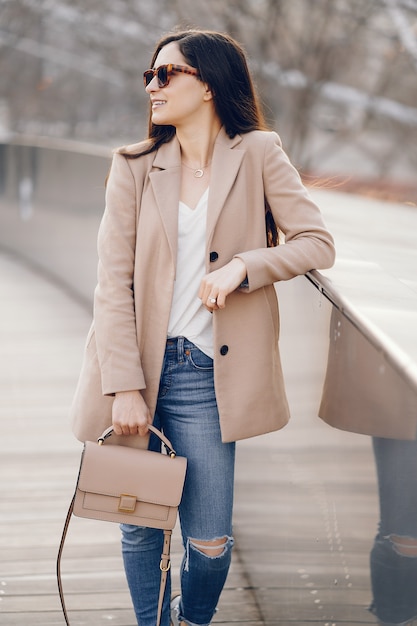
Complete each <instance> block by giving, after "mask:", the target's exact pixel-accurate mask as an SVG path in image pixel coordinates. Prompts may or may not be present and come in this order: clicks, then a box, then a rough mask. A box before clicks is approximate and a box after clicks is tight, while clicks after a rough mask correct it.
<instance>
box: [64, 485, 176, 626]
mask: <svg viewBox="0 0 417 626" xmlns="http://www.w3.org/2000/svg"><path fill="white" fill-rule="evenodd" d="M74 500H75V494H74V496H73V497H72V500H71V503H70V505H69V509H68V513H67V517H66V518H65V523H64V528H63V531H62V536H61V541H60V544H59V548H58V555H57V559H56V578H57V583H58V591H59V599H60V601H61V607H62V612H63V614H64V619H65V623H66V625H67V626H70V622H69V617H68V613H67V609H66V606H65V598H64V589H63V586H62V577H61V560H62V553H63V551H64V544H65V539H66V537H67V533H68V528H69V525H70V521H71V517H72V513H73V510H74ZM171 536H172V530H164V545H163V551H162V554H161V562H160V564H159V568H160V570H161V584H160V587H159V599H158V613H157V621H156V626H160V623H161V616H162V603H163V600H164V595H165V588H166V582H167V578H168V572H169V570H170V568H171Z"/></svg>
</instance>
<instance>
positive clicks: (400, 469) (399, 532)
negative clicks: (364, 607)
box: [370, 437, 417, 625]
mask: <svg viewBox="0 0 417 626" xmlns="http://www.w3.org/2000/svg"><path fill="white" fill-rule="evenodd" d="M373 447H374V455H375V462H376V468H377V476H378V489H379V503H380V523H379V532H378V534H377V536H376V538H375V541H374V545H373V548H372V551H371V583H372V592H373V602H372V605H371V607H370V610H371V612H372V613H374V615H376V616H377V617H378V619H379V620H380V621H381V622H383V623H386V624H398V625H402V624H407V623H408V622H409V620H411V619H413V618H416V617H417V549H415V548H412V549H409V550H407V549H405V550H404V543H407V540H409V543H410V544H412V543H413V542H415V541H416V540H417V441H402V440H396V439H382V438H377V437H375V438H374V439H373ZM398 538H400V539H401V541H402V542H403V545H401V543H399V542H398ZM407 551H408V554H406V553H407Z"/></svg>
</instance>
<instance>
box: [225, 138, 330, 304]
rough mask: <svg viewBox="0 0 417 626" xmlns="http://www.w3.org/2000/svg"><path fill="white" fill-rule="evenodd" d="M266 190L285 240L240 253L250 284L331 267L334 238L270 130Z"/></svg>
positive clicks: (265, 163)
mask: <svg viewBox="0 0 417 626" xmlns="http://www.w3.org/2000/svg"><path fill="white" fill-rule="evenodd" d="M263 178H264V191H265V197H266V198H267V200H268V202H269V205H270V207H271V211H272V213H273V216H274V220H275V223H276V224H277V226H278V227H279V229H280V230H281V231H282V232H283V233H284V235H285V244H280V245H279V246H277V247H275V248H259V249H256V250H250V251H247V252H243V253H241V254H237V255H236V256H238V257H239V258H241V259H242V260H243V261H244V263H245V265H246V268H247V277H248V288H247V291H249V292H250V291H254V290H255V289H258V288H260V287H263V286H265V285H267V284H272V283H274V282H277V281H280V280H289V279H290V278H293V277H294V276H298V275H300V274H305V273H306V272H307V271H309V270H312V269H325V268H328V267H331V266H332V265H333V263H334V259H335V248H334V240H333V237H332V235H331V234H330V232H329V231H328V230H327V228H326V226H325V224H324V221H323V218H322V215H321V213H320V210H319V208H318V206H317V205H316V204H315V203H314V202H313V200H312V199H311V198H310V196H309V194H308V191H307V189H306V188H305V187H304V185H303V183H302V181H301V179H300V176H299V174H298V172H297V170H296V169H295V167H294V166H293V165H292V164H291V163H290V161H289V159H288V157H287V155H286V154H285V152H284V150H283V149H282V147H281V141H280V138H279V137H278V135H277V134H276V133H268V134H267V139H266V142H265V150H264V157H263Z"/></svg>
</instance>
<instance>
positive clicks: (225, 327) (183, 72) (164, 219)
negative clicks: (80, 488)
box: [75, 30, 334, 626]
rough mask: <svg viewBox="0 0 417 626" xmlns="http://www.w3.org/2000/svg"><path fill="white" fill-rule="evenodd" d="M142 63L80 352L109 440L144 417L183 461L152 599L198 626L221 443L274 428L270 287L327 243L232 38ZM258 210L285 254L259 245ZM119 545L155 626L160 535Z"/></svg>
mask: <svg viewBox="0 0 417 626" xmlns="http://www.w3.org/2000/svg"><path fill="white" fill-rule="evenodd" d="M151 68H152V69H150V70H147V71H146V72H145V73H144V82H145V88H146V92H147V94H148V95H149V98H150V105H151V110H150V124H149V137H148V139H147V140H146V141H144V142H142V143H139V144H136V145H133V146H128V147H125V148H122V149H119V150H118V151H117V152H116V153H115V155H114V159H113V163H112V167H111V171H110V174H109V178H108V182H107V192H106V210H105V213H104V216H103V220H102V224H101V227H100V232H99V241H98V249H99V272H98V286H97V289H96V292H95V308H94V328H93V329H92V331H91V333H90V337H89V341H88V345H89V350H90V353H91V352H95V350H97V356H98V363H99V366H100V377H101V385H102V393H103V394H104V395H105V396H108V397H111V398H114V401H113V406H112V423H113V427H114V431H115V433H116V434H117V435H120V436H122V435H123V436H127V435H135V434H136V435H137V434H139V435H141V436H144V435H146V434H147V431H148V424H149V423H151V422H152V421H155V422H156V424H157V425H158V426H160V427H161V428H162V429H163V431H164V432H165V433H166V435H167V437H168V438H169V439H170V440H171V441H172V443H173V446H174V448H175V449H176V451H177V452H178V454H179V455H182V456H185V457H187V459H188V469H187V478H186V484H185V489H184V494H183V499H182V502H181V506H180V521H181V531H182V536H183V543H184V548H185V554H184V559H183V563H182V567H181V598H180V599H179V598H177V599H176V600H174V602H173V606H172V608H171V611H170V607H169V591H167V593H166V596H165V601H164V608H163V617H162V622H161V623H162V626H169V624H170V620H172V621H171V623H172V624H182V625H188V626H195V625H198V626H205V625H207V624H210V622H211V619H212V617H213V614H214V612H215V610H216V605H217V602H218V599H219V596H220V593H221V591H222V589H223V586H224V583H225V580H226V576H227V573H228V569H229V565H230V560H231V549H232V545H233V537H232V504H233V472H234V453H235V443H234V442H235V441H236V440H238V439H243V438H245V437H251V436H254V435H258V434H261V433H266V432H270V431H273V430H277V429H279V428H281V427H282V426H284V425H285V424H286V422H287V421H288V417H289V413H288V406H287V401H286V398H285V390H284V383H283V378H282V372H281V366H280V360H279V353H278V332H279V316H278V306H277V300H276V294H275V289H274V286H273V283H274V282H276V281H279V280H288V279H290V278H292V277H294V276H296V275H299V274H303V273H305V272H306V271H308V270H310V269H312V268H325V267H329V266H331V265H332V263H333V261H334V246H333V239H332V237H331V235H330V234H329V232H328V231H327V229H326V227H325V225H324V223H323V221H322V218H321V215H320V212H319V210H318V208H317V207H316V205H315V204H314V203H313V202H312V200H311V199H310V198H309V196H308V194H307V192H306V190H305V188H304V187H303V185H302V184H301V182H300V178H299V176H298V174H297V172H296V170H295V169H294V168H293V167H292V165H291V164H290V163H289V161H288V158H287V157H286V155H285V153H284V152H283V151H282V149H281V143H280V139H279V137H278V136H277V135H276V134H275V133H273V132H268V131H267V130H266V129H265V123H264V120H263V117H262V114H261V111H260V108H259V104H258V100H257V96H256V94H255V91H254V87H253V84H252V80H251V77H250V75H249V71H248V67H247V62H246V59H245V55H244V53H243V51H242V49H241V47H240V46H239V44H238V43H236V42H235V41H234V40H233V39H232V38H230V37H228V36H226V35H222V34H220V33H214V32H206V31H195V30H192V31H186V32H176V33H173V34H170V35H168V36H166V37H164V38H163V39H162V40H161V41H160V42H159V43H158V45H157V47H156V50H155V53H154V55H153V58H152V62H151ZM266 206H267V207H270V210H271V212H272V215H273V217H274V221H275V223H276V224H277V225H278V226H279V229H280V230H281V231H282V233H283V234H284V235H285V241H286V243H285V245H280V246H277V247H269V248H268V247H267V237H266V233H265V207H266ZM90 426H91V425H89V426H88V425H86V424H80V423H78V424H75V431H76V433H77V436H78V437H79V438H81V439H83V438H84V437H85V434H83V433H85V432H87V430H88V428H89V427H90ZM102 426H103V425H102V424H99V423H96V424H94V425H92V428H93V430H94V432H95V434H96V435H97V434H100V432H101V429H102ZM122 546H123V556H124V563H125V569H126V575H127V579H128V583H129V588H130V591H131V595H132V599H133V604H134V608H135V612H136V616H137V620H138V623H139V624H140V626H155V621H156V617H155V616H156V611H157V602H158V592H159V560H160V554H161V546H162V533H161V532H159V531H158V530H156V531H155V530H151V529H144V528H138V527H134V526H123V527H122ZM168 589H169V584H168Z"/></svg>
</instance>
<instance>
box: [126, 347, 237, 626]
mask: <svg viewBox="0 0 417 626" xmlns="http://www.w3.org/2000/svg"><path fill="white" fill-rule="evenodd" d="M154 423H155V425H156V426H157V427H160V428H162V430H163V431H164V433H165V434H166V436H167V437H168V439H170V441H171V443H172V445H173V447H174V449H175V450H176V452H177V454H178V455H179V456H185V457H187V459H188V465H187V475H186V481H185V486H184V492H183V497H182V500H181V504H180V508H179V517H180V523H181V533H182V540H183V545H184V556H183V560H182V564H181V570H180V582H181V603H180V615H179V619H180V621H184V622H185V623H186V624H188V625H189V626H197V625H198V626H208V624H210V622H211V619H212V617H213V615H214V613H215V611H216V606H217V602H218V600H219V597H220V594H221V592H222V589H223V587H224V584H225V582H226V577H227V574H228V571H229V567H230V562H231V550H232V546H233V538H232V508H233V484H234V461H235V444H234V443H222V441H221V435H220V425H219V415H218V410H217V403H216V397H215V393H214V379H213V360H212V359H211V358H210V357H208V356H207V355H205V354H204V353H203V352H201V351H200V350H199V349H198V348H197V347H196V346H195V345H194V344H192V343H191V342H190V341H188V340H187V339H185V338H184V337H177V338H175V339H169V340H168V341H167V347H166V351H165V358H164V364H163V369H162V375H161V382H160V388H159V396H158V403H157V410H156V416H155V420H154ZM155 445H156V438H154V436H151V443H150V447H153V448H154V449H155ZM158 445H159V444H158ZM121 529H122V553H123V560H124V565H125V572H126V577H127V581H128V585H129V589H130V593H131V596H132V601H133V606H134V609H135V613H136V619H137V621H138V624H139V625H140V626H155V623H156V613H157V606H158V597H159V585H160V569H159V562H160V558H161V552H162V542H163V533H162V531H160V530H154V529H150V528H142V527H137V526H130V525H126V524H123V525H122V526H121ZM214 540H221V541H217V544H219V543H220V545H217V547H216V548H211V550H212V551H213V554H210V548H209V549H207V547H206V546H202V545H201V543H202V542H207V541H213V542H214ZM202 548H205V549H206V554H205V553H203V551H202ZM207 553H208V554H207ZM170 583H171V581H170V578H169V579H168V581H167V588H166V592H165V597H164V603H163V612H162V619H161V626H169V625H170V610H169V604H170V593H171V584H170Z"/></svg>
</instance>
